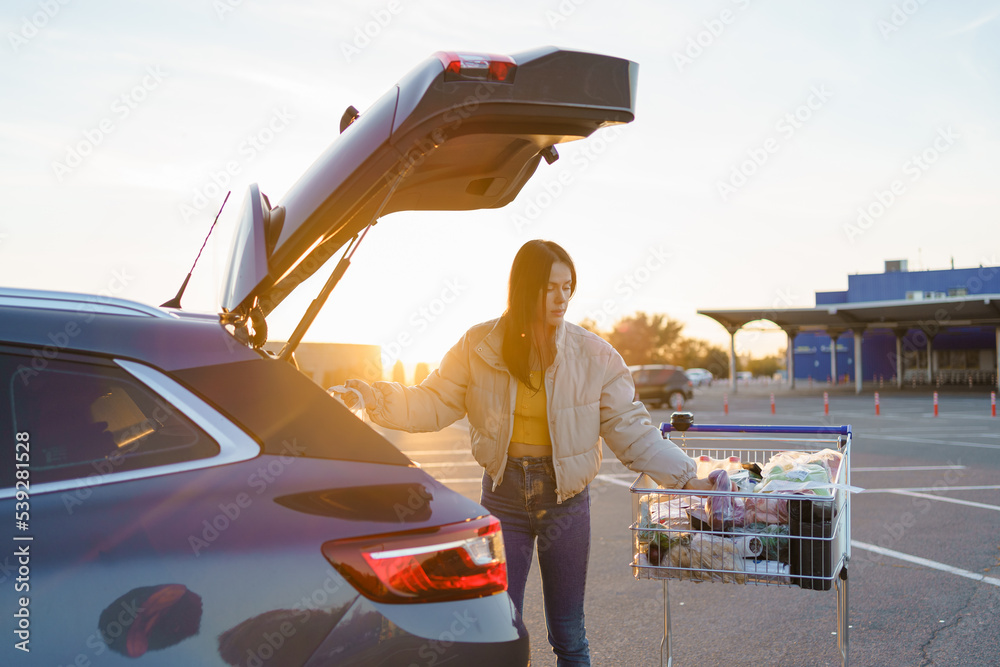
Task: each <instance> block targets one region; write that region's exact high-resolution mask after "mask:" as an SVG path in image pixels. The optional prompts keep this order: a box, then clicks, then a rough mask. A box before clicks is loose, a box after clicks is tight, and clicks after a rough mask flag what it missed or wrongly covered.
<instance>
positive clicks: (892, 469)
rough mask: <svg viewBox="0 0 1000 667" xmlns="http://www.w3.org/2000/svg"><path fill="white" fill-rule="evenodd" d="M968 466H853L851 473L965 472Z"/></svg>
mask: <svg viewBox="0 0 1000 667" xmlns="http://www.w3.org/2000/svg"><path fill="white" fill-rule="evenodd" d="M967 467H968V466H960V465H951V466H896V467H884V468H880V467H874V468H856V467H854V466H851V472H902V471H904V470H907V471H908V470H965V469H966V468H967Z"/></svg>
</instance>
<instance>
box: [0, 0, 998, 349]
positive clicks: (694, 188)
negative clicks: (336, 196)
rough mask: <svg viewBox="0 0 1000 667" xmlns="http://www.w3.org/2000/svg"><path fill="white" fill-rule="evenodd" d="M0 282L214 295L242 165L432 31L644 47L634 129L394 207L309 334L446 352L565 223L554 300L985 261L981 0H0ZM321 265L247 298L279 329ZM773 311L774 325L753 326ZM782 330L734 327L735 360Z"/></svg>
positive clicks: (992, 59)
mask: <svg viewBox="0 0 1000 667" xmlns="http://www.w3.org/2000/svg"><path fill="white" fill-rule="evenodd" d="M5 9H6V11H5V12H4V16H3V18H2V19H0V28H2V30H0V32H2V34H3V43H2V44H0V89H2V90H3V91H4V92H3V94H2V97H0V194H2V197H3V203H4V215H3V216H2V217H0V285H3V286H9V287H25V288H38V289H51V290H61V291H72V292H87V293H98V294H105V295H112V296H116V297H120V298H126V299H132V300H136V301H140V302H143V303H148V304H154V305H156V304H159V303H162V302H163V301H165V300H167V299H168V298H170V297H172V296H173V295H174V293H175V292H176V291H177V288H178V287H179V286H180V283H181V282H182V280H183V279H184V276H185V275H186V273H187V271H188V270H189V269H190V267H191V265H192V262H194V259H195V256H196V255H197V254H198V251H199V248H200V247H201V245H202V242H203V240H204V238H205V235H206V234H207V233H208V230H209V228H210V227H211V225H212V221H213V218H214V217H215V214H216V212H217V211H218V208H219V206H220V205H221V203H222V199H223V197H224V195H225V191H226V190H232V195H231V196H230V200H229V202H228V203H227V204H226V207H225V209H224V210H223V213H222V215H221V216H220V217H219V220H218V224H217V225H216V227H215V229H214V232H213V234H212V236H211V237H210V239H209V241H208V243H207V245H206V247H205V250H204V253H203V254H202V256H201V259H200V261H199V263H198V265H197V268H196V269H195V272H194V275H193V277H192V279H191V283H190V285H189V287H188V290H187V292H186V294H185V297H184V299H183V304H184V307H185V308H186V309H188V310H197V311H208V312H217V311H218V309H219V291H220V287H221V284H222V280H223V272H224V269H225V266H226V259H227V256H228V253H229V248H230V244H231V242H232V237H233V232H234V229H235V220H236V213H237V211H238V209H239V205H240V203H241V201H242V199H243V197H244V194H245V192H246V190H247V188H248V186H249V185H250V184H251V183H258V184H259V185H260V188H261V190H262V191H263V192H264V193H265V194H267V195H268V197H269V199H270V201H271V202H272V204H275V203H278V202H280V200H281V198H282V196H283V194H284V193H285V192H286V191H287V190H288V189H289V188H290V186H291V185H292V184H293V183H294V182H295V181H296V180H297V179H298V177H299V176H300V175H301V174H302V173H303V172H304V171H305V170H306V168H307V167H308V166H309V165H310V164H311V163H312V162H313V161H314V160H315V159H316V158H317V157H318V156H319V155H320V154H321V153H322V152H323V151H324V149H325V148H326V147H327V146H328V145H329V144H330V143H331V142H332V141H334V140H335V139H336V137H337V135H338V133H339V120H340V117H341V114H342V113H343V110H344V109H345V108H346V107H347V106H348V105H354V106H355V107H357V108H358V109H359V110H361V112H362V113H364V110H365V109H366V108H367V107H368V106H369V105H371V104H372V103H373V102H374V101H375V100H376V99H377V98H378V97H379V96H381V95H382V94H383V93H384V92H385V91H387V90H388V89H389V88H390V87H391V86H392V85H393V84H395V82H396V81H398V80H399V79H401V78H402V77H403V76H404V75H405V74H406V73H407V72H408V71H409V70H411V69H412V68H413V67H415V66H416V65H417V63H419V62H420V61H422V60H423V59H424V58H427V57H428V56H430V55H431V54H433V53H434V52H436V51H442V50H444V51H471V52H487V53H501V54H516V53H518V52H519V51H526V50H529V49H532V48H535V47H538V46H546V45H554V46H559V47H563V48H570V49H579V50H583V51H591V52H598V53H605V54H608V55H613V56H617V57H622V58H627V59H630V60H633V61H635V62H637V63H639V80H638V96H637V103H636V119H635V121H634V122H632V123H630V124H627V125H621V126H616V127H611V128H605V129H602V130H600V131H599V132H598V133H596V134H595V135H593V136H592V137H590V138H589V139H587V140H584V141H579V142H573V143H569V144H563V145H561V146H560V147H559V152H560V154H561V159H560V160H559V161H557V162H555V163H554V164H552V165H546V164H545V163H544V162H543V163H542V164H541V165H540V166H539V168H538V171H537V172H536V174H535V176H534V178H533V179H532V181H531V182H529V183H528V185H527V186H526V187H525V188H524V190H523V191H522V192H521V194H520V195H519V197H518V198H517V199H516V200H515V201H514V202H512V203H511V204H509V205H508V206H507V207H505V208H502V209H496V210H489V211H475V212H441V213H438V212H421V213H405V212H404V213H396V214H392V215H390V216H387V217H386V218H384V219H383V220H382V221H380V222H379V223H378V224H377V225H376V226H375V227H374V228H373V229H372V231H371V232H370V233H369V234H368V235H367V237H366V239H365V241H364V242H363V243H362V244H361V246H360V247H359V248H358V250H357V252H356V253H355V255H354V257H353V262H352V267H351V269H350V270H349V271H348V273H347V275H346V276H345V277H344V279H343V280H342V282H341V284H340V285H339V286H338V288H337V289H336V290H335V291H334V293H333V295H332V296H331V298H330V300H329V302H328V303H327V306H326V308H325V309H324V311H323V313H322V314H321V315H320V317H319V318H318V319H317V320H316V322H315V323H314V324H313V326H312V328H311V329H310V330H309V332H308V334H307V336H306V340H313V341H329V342H345V343H367V344H378V345H382V346H383V351H384V352H385V354H384V355H383V359H384V360H385V359H388V360H390V361H393V360H395V359H401V360H402V361H404V363H406V364H407V365H408V366H412V365H413V364H414V363H416V362H418V361H428V362H431V363H432V364H433V363H434V362H436V361H437V360H439V359H440V357H441V356H442V355H443V354H444V352H445V351H447V349H448V348H449V347H450V346H451V345H452V344H454V343H455V342H456V341H457V340H458V339H459V338H460V337H461V335H462V334H463V333H464V331H465V330H466V329H467V328H468V327H469V326H471V325H473V324H475V323H477V322H481V321H484V320H488V319H491V318H494V317H497V316H499V315H500V314H501V313H502V311H503V309H504V305H505V299H506V282H507V277H508V273H509V270H510V263H511V261H512V259H513V257H514V254H515V253H516V252H517V249H518V248H519V247H520V246H521V245H522V244H523V243H524V242H525V241H527V240H529V239H532V238H543V239H550V240H553V241H556V242H558V243H560V244H561V245H563V246H564V247H565V248H566V249H567V250H568V251H569V253H570V254H571V256H572V257H573V258H574V261H575V263H576V268H577V274H578V286H577V293H576V296H575V297H574V299H573V301H572V302H571V305H570V308H569V310H568V313H567V319H568V320H569V321H573V322H579V321H581V320H583V319H585V318H589V319H592V320H594V321H596V322H597V323H598V325H601V326H602V327H603V328H605V329H607V328H610V326H611V325H612V324H613V323H614V322H615V321H616V320H617V319H619V318H620V317H623V316H626V315H631V314H633V313H635V312H638V311H642V312H646V313H665V314H667V315H668V316H670V317H671V318H673V319H677V320H680V321H682V322H683V323H684V325H685V328H684V334H685V335H687V336H690V337H695V338H702V339H705V340H708V341H710V342H712V343H714V344H717V345H721V346H724V347H726V348H728V346H729V335H728V334H727V333H726V331H725V330H724V329H723V328H722V326H720V325H719V324H717V323H716V322H715V321H714V320H711V319H709V318H707V317H705V316H703V315H698V314H697V312H696V311H697V310H699V309H720V308H738V309H760V310H761V311H762V313H763V312H765V311H767V310H772V309H774V308H784V307H810V306H813V305H814V303H815V299H814V294H815V292H817V291H836V290H845V289H847V276H848V275H849V274H855V273H880V272H882V271H883V267H884V262H885V261H886V260H896V259H905V260H908V262H909V268H910V270H911V271H912V270H926V269H943V268H948V267H949V266H951V265H952V263H954V266H956V267H971V266H978V265H989V266H996V265H998V264H1000V261H998V257H997V255H998V254H1000V232H998V222H1000V220H998V217H1000V216H998V211H1000V187H998V183H1000V160H998V156H1000V6H998V5H997V3H996V2H987V1H980V0H969V1H967V2H962V3H946V2H942V1H940V0H938V1H931V0H846V1H844V2H838V3H811V2H810V3H804V2H794V1H792V0H786V1H776V0H772V1H771V2H767V3H765V2H760V1H755V0H717V1H713V2H698V3H694V2H679V1H667V0H656V1H654V0H643V1H640V0H621V1H619V2H615V3H611V2H606V1H603V0H602V1H599V0H541V1H539V0H508V1H507V2H505V3H502V4H500V5H498V4H495V3H478V2H476V3H473V2H468V3H455V2H440V1H434V0H425V1H422V2H419V3H418V2H408V1H406V0H389V1H383V0H377V1H373V2H336V3H328V2H320V1H312V2H310V1H306V0H291V1H288V2H282V3H277V2H265V1H264V0H175V1H173V2H170V3H138V2H134V1H131V2H126V1H124V0H122V1H112V0H88V1H87V2H77V1H75V0H8V1H7V2H6V3H5ZM330 270H332V265H330V266H329V267H327V268H324V269H323V270H321V271H320V272H319V274H320V275H319V276H318V277H314V278H313V279H312V280H310V281H309V282H307V283H305V284H303V285H302V286H301V287H300V288H299V289H298V290H297V291H296V292H295V293H294V294H293V295H291V297H289V298H288V299H287V300H286V302H285V303H284V304H282V305H281V306H280V307H279V308H278V309H277V310H276V311H275V312H274V313H273V314H272V316H271V317H270V318H269V326H270V331H271V338H272V339H275V340H282V339H284V337H286V336H287V335H288V334H289V333H290V332H291V330H292V328H293V327H294V325H295V323H296V322H297V320H298V318H299V317H300V316H301V314H302V313H303V312H304V310H305V308H306V307H307V306H308V303H309V302H310V301H311V299H312V298H313V296H314V295H315V294H316V292H318V291H319V289H320V287H321V285H322V281H324V280H325V277H326V275H328V273H329V271H330ZM764 325H765V326H766V325H767V324H766V323H764ZM784 345H785V336H784V334H781V333H765V332H760V331H744V332H741V333H739V334H738V335H737V337H736V346H737V351H738V352H739V353H751V354H755V355H757V356H762V355H765V354H772V353H774V352H776V351H777V350H778V349H779V348H782V347H783V346H784Z"/></svg>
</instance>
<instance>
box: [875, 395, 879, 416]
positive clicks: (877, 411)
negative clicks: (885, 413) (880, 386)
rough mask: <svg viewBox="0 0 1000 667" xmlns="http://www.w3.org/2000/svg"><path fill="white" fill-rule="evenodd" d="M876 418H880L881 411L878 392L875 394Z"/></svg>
mask: <svg viewBox="0 0 1000 667" xmlns="http://www.w3.org/2000/svg"><path fill="white" fill-rule="evenodd" d="M875 416H876V417H878V416H879V410H878V392H877V391H876V392H875Z"/></svg>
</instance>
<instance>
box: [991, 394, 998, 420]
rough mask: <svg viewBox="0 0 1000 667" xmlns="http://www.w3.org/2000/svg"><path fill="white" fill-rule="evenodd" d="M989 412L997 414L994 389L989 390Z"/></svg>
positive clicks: (993, 414)
mask: <svg viewBox="0 0 1000 667" xmlns="http://www.w3.org/2000/svg"><path fill="white" fill-rule="evenodd" d="M990 413H991V414H992V416H994V417H996V416H997V393H996V392H995V391H991V392H990Z"/></svg>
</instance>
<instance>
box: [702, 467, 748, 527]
mask: <svg viewBox="0 0 1000 667" xmlns="http://www.w3.org/2000/svg"><path fill="white" fill-rule="evenodd" d="M708 481H710V482H712V483H713V484H714V485H715V486H714V488H713V490H714V491H725V492H730V491H732V489H733V486H732V483H731V482H730V481H729V473H728V472H726V471H725V470H713V471H712V472H710V473H709V474H708ZM705 509H706V511H707V513H708V517H709V523H710V525H711V527H712V530H722V531H725V530H728V529H729V528H731V527H733V526H742V525H743V522H744V519H745V514H746V510H745V508H744V502H743V498H737V497H734V496H731V495H725V496H711V497H709V499H708V502H707V503H706V504H705Z"/></svg>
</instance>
